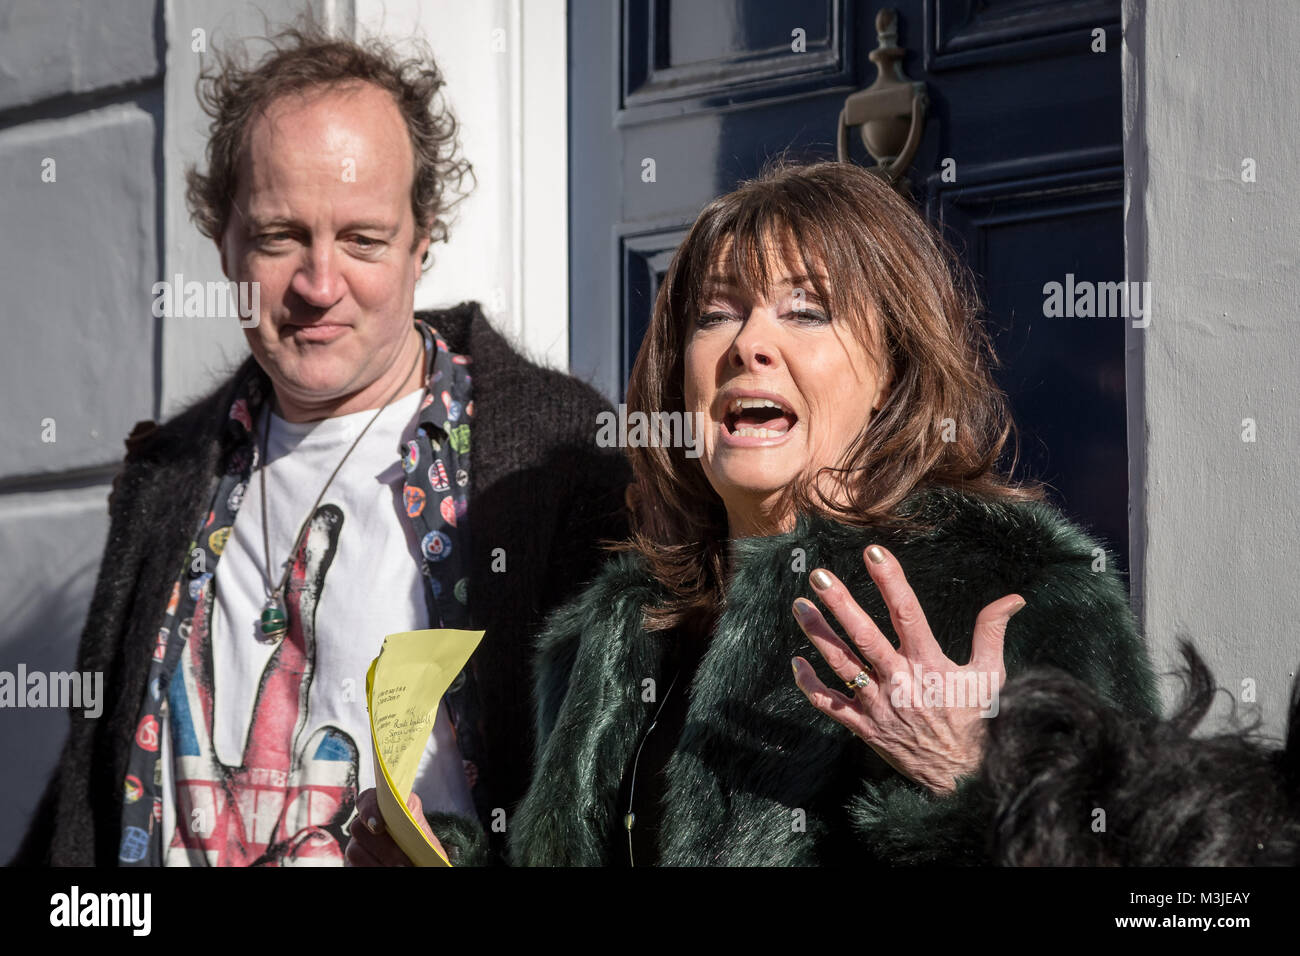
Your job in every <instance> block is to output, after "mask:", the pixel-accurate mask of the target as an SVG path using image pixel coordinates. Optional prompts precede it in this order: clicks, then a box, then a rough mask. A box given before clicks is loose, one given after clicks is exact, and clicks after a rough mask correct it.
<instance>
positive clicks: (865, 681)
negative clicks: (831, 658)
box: [844, 671, 871, 690]
mask: <svg viewBox="0 0 1300 956" xmlns="http://www.w3.org/2000/svg"><path fill="white" fill-rule="evenodd" d="M844 683H845V686H847V687H851V688H853V689H854V690H861V689H862V688H864V687H867V686H868V685H870V683H871V678H870V676H868V674H867V672H866V671H858V673H857V676H856V677H854V678H853V680H850V681H845V682H844Z"/></svg>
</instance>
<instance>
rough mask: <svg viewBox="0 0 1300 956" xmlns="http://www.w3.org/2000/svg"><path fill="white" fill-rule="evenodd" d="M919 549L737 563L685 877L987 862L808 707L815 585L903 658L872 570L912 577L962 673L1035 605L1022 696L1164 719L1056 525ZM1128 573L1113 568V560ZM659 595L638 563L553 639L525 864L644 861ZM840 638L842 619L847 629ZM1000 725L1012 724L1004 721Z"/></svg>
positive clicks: (690, 716)
mask: <svg viewBox="0 0 1300 956" xmlns="http://www.w3.org/2000/svg"><path fill="white" fill-rule="evenodd" d="M912 507H913V508H915V510H916V513H917V516H918V517H919V518H920V519H921V520H922V521H923V522H924V523H925V525H926V527H927V530H925V531H922V532H917V531H912V532H899V531H879V530H877V531H866V530H862V529H857V528H851V527H847V526H843V525H839V524H835V523H832V522H829V521H826V520H824V519H803V520H801V521H800V522H799V525H798V527H797V529H796V530H795V531H793V532H791V533H789V534H783V535H777V536H773V537H767V538H750V539H743V540H741V541H739V542H738V543H737V544H736V547H735V551H734V559H733V564H734V567H733V576H732V579H731V581H730V584H729V586H728V590H727V593H726V600H725V605H724V607H723V609H722V611H721V614H720V616H719V619H718V623H717V627H716V629H715V631H714V634H713V637H712V639H711V641H710V642H709V644H708V647H707V650H706V651H705V653H704V656H703V658H702V660H701V662H700V665H699V668H698V670H697V672H696V674H695V678H694V680H693V681H692V682H691V685H690V688H689V695H690V696H689V704H688V709H687V712H686V723H685V729H684V731H683V733H682V736H681V738H680V741H679V742H678V744H677V746H676V749H675V750H674V751H673V753H672V756H671V757H670V758H669V761H668V763H667V766H666V767H665V769H664V775H663V778H662V803H661V807H662V815H661V822H660V828H659V832H658V838H657V845H658V849H659V862H660V863H661V864H667V865H703V866H739V865H776V866H788V865H834V864H839V863H855V864H859V865H860V864H862V863H864V862H873V861H874V862H879V863H918V862H927V861H943V862H967V863H977V862H980V861H981V859H980V849H981V845H982V842H983V841H982V837H981V834H982V833H983V832H984V829H985V826H986V823H987V821H985V820H982V819H981V816H982V814H983V813H984V812H986V811H984V810H983V809H982V808H981V807H980V806H979V805H978V803H977V801H975V800H973V799H971V798H969V797H968V796H967V794H968V790H967V788H966V787H965V786H960V787H959V788H958V790H957V792H956V793H955V794H953V795H950V796H946V797H938V796H932V795H929V794H928V793H927V792H924V791H923V790H922V788H921V787H919V786H918V785H916V784H913V783H912V782H910V781H908V780H906V779H905V778H904V777H902V776H901V775H900V774H899V773H897V772H896V771H895V770H893V769H892V768H891V767H889V765H888V764H886V763H885V762H884V761H883V760H881V759H880V758H879V757H878V756H877V755H876V754H875V753H874V751H872V750H871V748H870V747H868V746H867V745H866V744H865V743H864V742H862V741H861V740H859V739H858V738H857V737H855V736H854V735H853V734H852V733H851V732H850V731H849V730H847V729H845V728H844V727H842V726H840V725H839V724H837V723H835V722H834V721H832V720H831V719H830V718H828V717H826V716H824V715H823V714H822V713H820V712H819V711H817V710H816V709H814V708H813V707H812V705H811V704H809V703H808V701H807V699H806V698H805V697H804V696H803V694H802V692H800V690H799V689H798V687H796V686H795V683H794V678H793V675H792V673H791V668H790V660H791V658H792V657H794V656H796V655H800V656H802V657H804V658H805V659H806V660H808V661H809V662H810V663H811V664H812V665H813V667H814V668H815V669H816V670H817V672H818V675H819V676H820V677H821V679H822V680H823V681H824V682H825V683H826V684H827V686H830V687H834V686H838V685H839V683H840V682H839V681H838V678H836V677H835V675H834V674H833V673H832V672H831V671H830V668H829V667H828V666H827V665H826V663H825V661H824V660H823V659H822V657H821V655H820V654H818V653H817V651H816V649H815V648H813V647H812V645H811V643H810V642H809V641H808V639H807V638H806V637H805V636H804V634H803V633H802V631H800V629H799V628H798V626H797V625H796V623H795V620H794V617H793V615H792V614H791V611H790V608H791V605H792V604H793V602H794V600H795V598H797V597H800V596H804V597H811V596H812V594H813V591H812V587H811V585H810V583H809V582H808V574H809V573H810V572H811V571H813V570H814V569H816V568H818V567H825V568H828V569H829V570H831V571H833V572H834V573H835V574H836V575H837V576H838V577H839V578H840V579H841V580H843V581H844V582H845V584H846V586H847V587H848V588H849V590H850V592H851V593H852V594H853V595H854V596H855V597H856V599H857V601H858V603H859V604H860V605H861V606H862V607H863V609H864V610H865V611H866V612H867V613H868V614H870V615H871V617H872V619H873V620H874V621H875V622H876V624H877V626H879V627H880V629H881V630H882V632H883V633H884V634H885V635H886V636H887V637H889V639H890V640H891V641H892V642H893V643H894V644H895V646H897V643H898V642H897V638H896V636H895V634H894V632H893V628H892V626H891V624H890V621H889V614H888V611H887V610H886V609H885V606H884V603H883V601H882V600H881V597H880V594H879V591H878V590H877V588H876V586H875V584H874V583H873V582H872V581H871V579H870V576H869V575H868V573H867V570H866V568H865V566H864V564H863V560H862V551H863V549H864V548H865V547H866V546H867V545H869V544H872V543H879V544H883V545H885V546H886V547H888V548H889V549H890V550H891V551H892V552H893V553H894V555H895V556H896V557H897V558H898V560H899V563H900V564H901V565H902V567H903V570H904V572H905V573H906V575H907V579H908V582H909V584H910V585H911V586H912V589H913V590H914V591H915V592H916V595H917V598H918V599H919V601H920V603H921V606H922V608H923V609H924V611H925V613H926V617H927V620H928V621H929V624H930V628H931V630H932V631H933V633H934V635H935V637H936V639H937V640H938V642H939V644H940V646H941V647H942V648H943V650H944V652H945V653H946V654H947V655H948V657H949V658H950V659H951V660H953V661H955V662H956V663H958V664H965V663H966V662H967V661H968V660H969V657H970V645H971V634H972V630H973V628H974V624H975V617H976V615H977V614H978V612H979V611H980V609H981V608H983V607H984V606H985V605H986V604H988V603H989V602H991V601H993V600H995V599H996V598H999V597H1002V596H1003V595H1005V594H1009V593H1011V592H1017V593H1019V594H1020V595H1021V596H1023V597H1024V598H1025V600H1026V602H1027V604H1026V607H1025V608H1024V609H1023V610H1022V611H1020V612H1019V613H1018V614H1017V615H1016V616H1015V617H1014V618H1013V619H1012V621H1011V622H1010V625H1009V626H1008V628H1007V633H1006V645H1005V661H1006V670H1007V676H1008V678H1013V677H1015V676H1016V675H1017V674H1018V673H1020V672H1022V671H1024V670H1025V669H1027V668H1029V667H1034V666H1053V667H1058V668H1060V669H1062V670H1064V671H1067V672H1069V673H1070V674H1073V675H1075V676H1077V677H1079V678H1081V679H1082V680H1084V681H1086V682H1087V683H1089V684H1091V685H1092V686H1093V687H1095V688H1097V689H1098V690H1100V691H1101V692H1102V693H1104V694H1105V695H1106V696H1107V697H1109V698H1110V699H1111V700H1112V701H1113V702H1114V703H1116V704H1117V705H1119V706H1120V707H1122V708H1124V709H1126V710H1129V711H1132V712H1135V713H1144V714H1154V713H1156V712H1157V703H1156V692H1155V682H1154V678H1153V675H1152V671H1151V667H1150V662H1149V658H1148V656H1147V651H1146V648H1145V645H1144V643H1143V641H1142V639H1141V637H1140V636H1139V635H1138V633H1137V630H1136V627H1135V622H1134V619H1133V616H1132V614H1131V612H1130V610H1129V605H1128V600H1127V597H1126V594H1125V590H1124V587H1123V585H1122V584H1121V582H1120V580H1119V578H1118V577H1117V576H1116V575H1115V574H1114V573H1113V572H1112V571H1110V570H1103V569H1102V568H1101V564H1102V561H1101V560H1099V556H1101V555H1102V552H1101V551H1099V550H1094V549H1095V548H1096V545H1095V543H1094V542H1093V541H1092V540H1090V539H1089V538H1088V537H1087V536H1086V535H1084V534H1083V533H1082V532H1081V531H1079V530H1078V529H1077V528H1076V527H1074V526H1072V525H1071V524H1070V523H1068V522H1067V521H1066V520H1065V519H1064V518H1063V517H1062V516H1061V515H1060V514H1059V513H1058V512H1057V511H1055V510H1054V509H1052V508H1051V507H1049V506H1047V505H1044V504H1036V503H1029V504H1023V503H1014V504H1008V503H993V502H989V501H985V500H980V499H975V498H972V497H969V496H965V495H960V494H956V493H953V492H929V493H926V494H924V495H922V496H920V497H918V498H917V499H914V502H913V505H912ZM1104 560H1105V561H1106V563H1107V564H1109V561H1110V559H1109V556H1106V557H1105V559H1104ZM659 596H660V591H659V590H658V585H657V584H656V582H655V581H654V580H653V579H652V578H651V577H650V576H649V575H648V574H647V573H646V570H645V567H644V565H643V563H642V561H641V559H640V558H639V557H638V556H635V555H632V554H621V555H619V556H617V557H615V558H614V559H612V560H611V561H610V562H609V563H607V564H606V566H605V567H604V569H603V570H602V572H601V573H600V575H599V576H598V577H597V578H596V580H595V581H594V582H593V583H592V584H591V585H590V586H589V587H587V588H586V589H585V590H584V591H583V593H582V594H581V595H580V596H579V597H578V598H577V599H576V600H574V601H573V602H572V603H570V604H569V605H567V606H566V607H564V608H562V609H560V610H559V611H557V612H556V613H555V614H554V615H553V616H552V617H551V619H550V621H549V622H548V625H547V628H546V630H545V632H544V633H543V634H542V636H541V637H540V639H539V644H538V657H537V660H536V663H535V671H536V674H537V681H536V686H535V703H536V707H537V728H538V733H537V738H536V740H537V744H536V747H537V750H536V757H535V765H534V772H533V779H532V784H531V786H530V787H529V790H528V793H527V795H526V796H525V798H524V800H523V802H522V803H521V804H520V806H519V808H518V810H517V811H516V812H515V814H514V815H513V817H512V818H511V819H510V820H509V821H508V834H509V843H510V847H511V857H512V862H513V863H515V864H517V865H588V866H598V865H608V864H611V863H622V862H624V861H626V859H627V834H626V831H625V830H624V811H625V810H626V807H621V806H618V805H617V804H618V802H619V801H618V794H619V789H620V785H621V783H622V782H623V780H624V776H625V775H626V774H628V773H630V771H631V767H632V763H633V760H634V758H635V757H636V753H637V748H638V746H639V745H640V743H641V741H642V739H643V737H644V735H645V733H646V731H647V729H648V727H649V725H650V723H651V721H652V720H653V718H654V715H655V711H656V710H657V708H658V706H659V705H658V704H657V703H654V702H647V700H646V699H645V698H646V697H647V696H648V695H647V694H646V693H645V692H644V691H645V688H646V687H647V686H649V685H647V684H645V683H644V682H645V681H646V680H647V679H652V680H654V681H655V686H657V687H658V688H659V693H660V694H662V692H663V690H662V689H663V688H665V687H667V686H668V683H669V682H670V681H671V680H672V677H673V673H671V672H667V668H666V666H665V645H664V642H665V640H670V639H671V638H669V637H667V636H666V635H665V634H664V633H662V632H661V633H647V632H646V631H645V630H643V628H642V609H643V608H644V607H646V606H647V605H648V604H650V603H651V602H654V601H656V600H657V599H658V598H659ZM827 617H828V620H831V621H832V625H833V626H835V625H834V621H833V618H832V617H831V616H830V615H829V614H828V615H827ZM994 719H996V718H994ZM439 822H440V823H441V824H442V825H441V826H439V825H438V822H435V830H437V831H438V832H439V835H440V836H441V837H443V838H444V841H445V842H447V843H448V844H449V851H450V852H452V854H453V862H456V861H457V860H459V862H460V863H461V864H462V865H464V864H466V863H471V862H476V861H477V860H476V858H477V857H479V853H477V852H476V849H475V847H474V846H473V844H475V843H478V842H479V841H478V840H477V839H469V840H466V839H465V837H466V836H467V834H464V833H458V832H456V831H458V830H460V829H461V828H459V827H456V826H448V825H447V824H448V823H449V821H448V820H447V819H442V820H441V821H439Z"/></svg>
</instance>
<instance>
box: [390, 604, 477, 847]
mask: <svg viewBox="0 0 1300 956" xmlns="http://www.w3.org/2000/svg"><path fill="white" fill-rule="evenodd" d="M482 639H483V632H482V631H457V630H452V629H449V628H440V629H437V630H429V631H405V632H403V633H401V634H389V635H388V636H387V637H386V638H384V646H383V648H382V649H381V650H380V652H379V656H378V657H376V658H375V659H374V661H372V662H371V664H370V670H369V671H368V672H367V673H366V706H367V707H368V708H369V710H370V741H371V744H372V745H373V746H374V749H375V795H376V796H377V798H378V802H379V812H380V814H381V815H382V816H383V818H384V825H385V826H386V827H387V828H388V832H389V833H390V834H391V835H392V837H393V840H394V841H395V842H396V843H397V845H398V846H399V847H401V848H402V852H404V853H405V854H406V855H407V857H409V858H410V860H411V862H412V863H414V864H415V865H416V866H450V865H451V864H450V863H449V862H448V861H447V858H446V857H445V856H444V855H443V854H442V853H441V852H440V851H439V850H438V848H437V847H435V846H434V845H433V844H432V843H431V842H430V841H429V838H428V837H426V836H425V835H424V831H423V830H421V829H420V825H419V824H418V823H417V822H416V820H415V816H414V815H413V814H412V813H411V810H410V808H409V807H408V806H407V805H406V798H407V796H409V795H410V793H411V789H412V787H413V786H414V785H415V772H416V770H418V769H419V766H420V757H421V755H423V753H424V745H425V743H427V742H428V740H429V734H431V733H432V732H433V721H434V718H436V717H437V715H438V704H439V702H441V700H442V695H443V694H445V693H446V692H447V688H448V687H449V686H450V685H451V682H452V681H453V680H455V679H456V675H457V674H459V673H460V672H461V669H462V668H463V667H464V666H465V664H466V662H467V661H468V660H469V658H470V655H471V654H473V653H474V649H475V648H476V647H478V643H479V641H480V640H482Z"/></svg>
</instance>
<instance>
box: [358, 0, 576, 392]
mask: <svg viewBox="0 0 1300 956" xmlns="http://www.w3.org/2000/svg"><path fill="white" fill-rule="evenodd" d="M565 16H566V4H565V0H527V2H525V0H476V2H473V3H465V2H463V0H459V2H458V0H356V21H357V33H358V35H364V34H366V33H380V34H382V35H384V36H388V37H404V36H419V37H420V38H422V39H423V40H424V41H425V42H427V43H428V44H429V46H430V47H431V48H432V50H433V55H434V59H435V60H436V61H437V63H438V66H439V67H440V68H441V69H442V71H443V73H444V75H445V76H446V79H447V86H446V90H445V94H446V97H447V100H448V102H449V103H450V104H451V107H452V110H453V111H454V112H455V114H456V117H457V119H458V120H459V121H460V124H461V146H462V150H463V152H464V155H465V156H466V158H468V159H469V161H470V162H471V163H473V165H474V171H475V176H476V178H477V185H476V186H475V188H474V191H473V192H472V193H471V194H470V196H469V197H468V198H467V199H466V200H465V201H464V202H463V203H461V205H460V206H459V208H458V211H457V219H456V221H455V222H454V223H453V225H452V229H451V239H450V241H449V242H448V243H447V244H446V245H443V246H435V247H434V248H433V255H434V262H433V266H432V268H430V269H429V270H428V271H427V272H426V273H425V276H424V278H423V279H422V280H421V282H420V284H419V285H418V286H417V287H416V293H415V297H416V307H417V308H428V307H430V306H435V305H452V304H455V303H457V302H461V301H464V300H466V299H475V300H478V301H479V302H481V303H482V304H483V307H484V309H485V310H486V311H487V313H488V315H489V317H490V318H491V319H492V321H493V323H494V324H495V325H496V326H497V328H498V329H500V330H501V331H502V332H504V333H505V334H506V335H507V336H508V337H509V338H511V339H512V341H514V342H515V343H516V344H517V345H519V346H520V347H521V348H522V349H523V350H524V351H526V352H527V353H528V354H529V355H531V356H532V357H533V358H535V359H538V360H540V361H542V362H544V363H545V364H548V365H550V366H551V367H553V368H559V369H567V368H568V364H569V337H568V330H569V316H568V312H569V303H568V244H569V241H568V195H567V184H568V154H567V149H566V144H567V142H568V127H567V116H568V104H567V95H566V80H567V76H566V58H565V50H566V48H567V39H566V20H565Z"/></svg>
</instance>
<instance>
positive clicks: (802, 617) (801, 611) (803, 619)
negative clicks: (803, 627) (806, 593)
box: [794, 598, 813, 624]
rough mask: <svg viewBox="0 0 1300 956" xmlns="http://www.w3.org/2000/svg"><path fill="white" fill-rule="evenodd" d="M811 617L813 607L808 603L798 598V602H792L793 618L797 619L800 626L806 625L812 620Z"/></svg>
mask: <svg viewBox="0 0 1300 956" xmlns="http://www.w3.org/2000/svg"><path fill="white" fill-rule="evenodd" d="M812 615H813V606H812V604H810V603H809V602H808V601H805V600H804V599H803V598H799V600H797V601H795V602H794V616H795V617H796V618H797V619H798V621H799V623H800V624H807V623H808V622H809V621H810V620H811V619H812Z"/></svg>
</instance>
